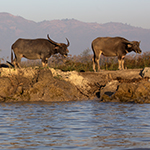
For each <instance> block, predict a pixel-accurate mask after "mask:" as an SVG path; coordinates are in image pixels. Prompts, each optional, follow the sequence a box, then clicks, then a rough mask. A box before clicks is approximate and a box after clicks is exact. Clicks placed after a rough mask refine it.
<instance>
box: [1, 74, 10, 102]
mask: <svg viewBox="0 0 150 150" xmlns="http://www.w3.org/2000/svg"><path fill="white" fill-rule="evenodd" d="M10 95H11V81H10V79H9V78H7V77H5V78H2V77H0V101H5V100H6V99H8V98H9V97H10Z"/></svg>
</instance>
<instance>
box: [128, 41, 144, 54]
mask: <svg viewBox="0 0 150 150" xmlns="http://www.w3.org/2000/svg"><path fill="white" fill-rule="evenodd" d="M139 46H140V42H138V41H132V42H130V43H128V45H127V47H128V48H129V49H131V51H134V52H136V53H139V54H140V53H141V52H142V51H141V49H140V47H139Z"/></svg>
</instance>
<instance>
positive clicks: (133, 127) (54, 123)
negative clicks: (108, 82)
mask: <svg viewBox="0 0 150 150" xmlns="http://www.w3.org/2000/svg"><path fill="white" fill-rule="evenodd" d="M145 148H147V149H148V148H150V105H149V104H121V103H100V102H99V101H97V100H89V101H72V102H60V103H44V102H41V103H0V149H1V150H3V149H4V150H6V149H13V150H26V149H29V150H30V149H31V150H49V149H52V150H55V149H56V150H57V149H58V150H59V149H61V150H68V149H73V150H98V149H102V150H103V149H104V150H107V149H113V150H120V149H121V150H124V149H132V150H136V149H145Z"/></svg>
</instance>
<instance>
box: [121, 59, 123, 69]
mask: <svg viewBox="0 0 150 150" xmlns="http://www.w3.org/2000/svg"><path fill="white" fill-rule="evenodd" d="M121 66H122V69H124V58H123V59H121Z"/></svg>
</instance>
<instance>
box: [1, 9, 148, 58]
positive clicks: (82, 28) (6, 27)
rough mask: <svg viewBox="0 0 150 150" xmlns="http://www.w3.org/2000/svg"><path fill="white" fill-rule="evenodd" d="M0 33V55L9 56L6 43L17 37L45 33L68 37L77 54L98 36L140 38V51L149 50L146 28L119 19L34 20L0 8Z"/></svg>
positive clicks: (59, 39) (58, 38)
mask: <svg viewBox="0 0 150 150" xmlns="http://www.w3.org/2000/svg"><path fill="white" fill-rule="evenodd" d="M0 33H1V34H0V49H1V52H0V55H1V57H3V56H5V57H7V56H9V57H10V47H11V45H12V44H13V43H14V42H15V41H16V40H17V39H18V38H31V39H33V38H47V37H46V35H47V34H49V35H50V37H51V38H52V39H53V40H54V41H56V42H63V43H66V39H65V38H68V39H69V41H70V43H71V45H70V46H69V50H70V54H72V55H79V54H81V53H82V52H83V51H84V50H85V49H87V48H90V49H91V42H92V40H94V39H95V38H97V37H100V36H122V37H125V38H127V39H128V40H130V41H133V40H137V41H141V49H142V50H143V51H144V52H145V51H149V47H150V42H149V39H150V29H143V28H141V27H134V26H131V25H128V24H123V23H119V22H108V23H104V24H99V23H96V22H90V23H89V22H82V21H79V20H76V19H61V20H43V21H41V22H35V21H32V20H27V19H25V18H23V17H21V16H14V15H12V14H9V13H5V12H2V13H0ZM91 53H92V51H91Z"/></svg>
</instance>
